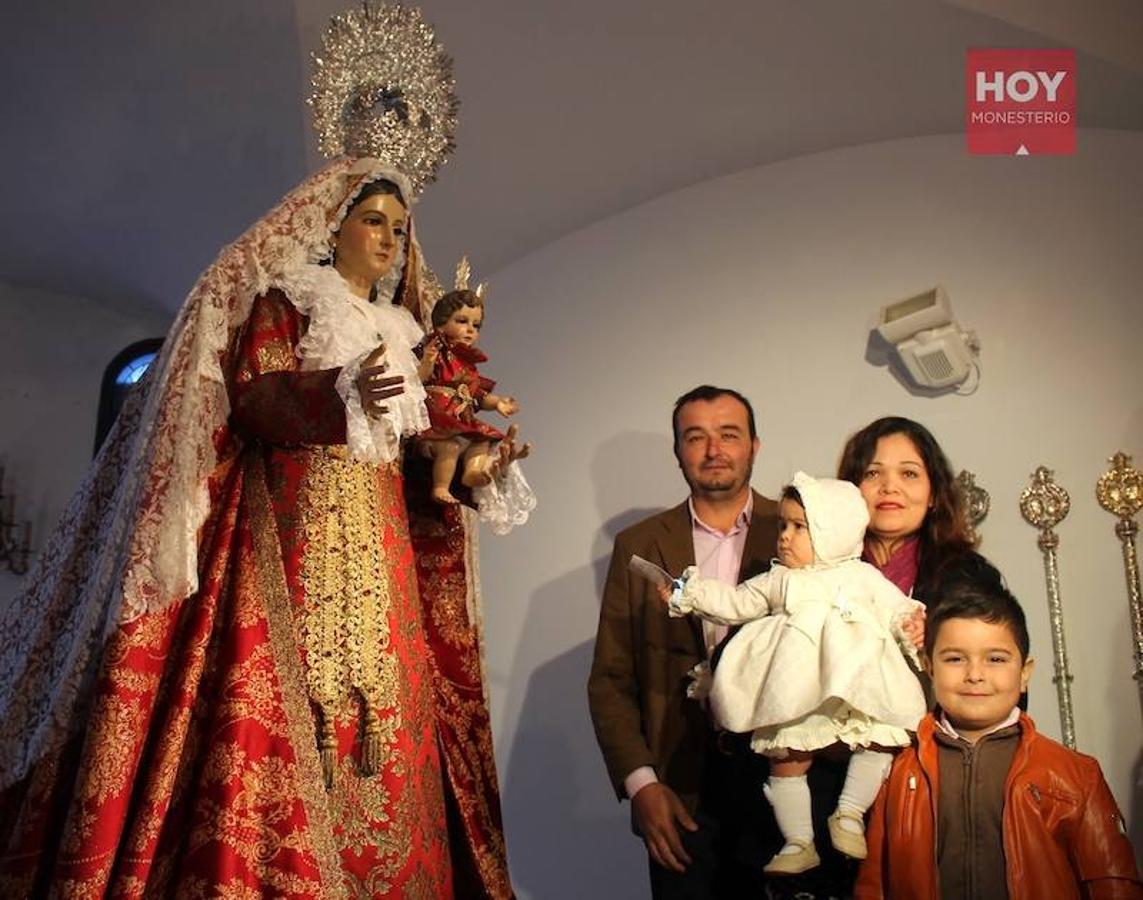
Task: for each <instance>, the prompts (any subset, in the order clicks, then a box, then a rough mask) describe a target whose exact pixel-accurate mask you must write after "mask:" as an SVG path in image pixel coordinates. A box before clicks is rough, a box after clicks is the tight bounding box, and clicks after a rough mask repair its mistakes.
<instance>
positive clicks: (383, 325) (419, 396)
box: [277, 256, 429, 463]
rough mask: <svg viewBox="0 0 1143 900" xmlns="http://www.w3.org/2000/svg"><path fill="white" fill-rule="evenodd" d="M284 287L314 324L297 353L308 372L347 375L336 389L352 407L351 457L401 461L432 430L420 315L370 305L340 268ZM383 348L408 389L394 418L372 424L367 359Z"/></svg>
mask: <svg viewBox="0 0 1143 900" xmlns="http://www.w3.org/2000/svg"><path fill="white" fill-rule="evenodd" d="M402 259H403V256H402ZM277 286H278V287H280V288H281V289H282V291H283V292H284V293H285V295H286V297H287V298H289V300H290V302H291V303H293V304H294V306H295V307H296V308H297V310H298V312H300V313H301V314H302V315H304V316H307V317H309V327H308V328H307V330H306V333H305V336H304V337H303V338H302V340H301V341H300V342H299V344H298V350H297V353H298V357H299V358H300V359H301V361H302V369H304V370H315V369H335V368H341V370H342V371H341V374H340V375H339V376H338V379H337V384H336V387H337V392H338V394H339V395H340V396H341V399H342V400H343V401H344V402H345V432H346V445H347V446H348V449H349V455H350V456H351V457H352V458H353V459H357V460H360V461H362V462H371V463H382V462H392V461H393V460H395V459H397V457H398V456H399V455H400V451H401V438H402V437H412V436H413V435H415V434H417V433H419V432H421V431H424V430H426V429H427V428H428V427H429V415H428V410H427V408H426V407H425V389H424V387H423V386H422V384H421V380H420V378H419V377H418V375H417V357H416V356H415V355H414V354H413V347H415V346H416V345H417V344H418V343H419V342H420V340H421V338H422V337H423V336H424V333H423V332H422V331H421V327H420V326H419V325H418V324H417V323H416V321H415V320H414V319H413V316H412V314H410V313H409V311H408V310H407V309H405V308H404V307H401V306H394V305H393V304H392V303H389V302H386V300H378V301H377V302H374V303H370V302H369V301H367V300H364V299H363V298H361V297H358V296H357V295H356V294H354V293H353V292H352V291H351V290H350V289H349V286H348V285H347V284H346V282H345V280H344V279H343V278H342V277H341V276H340V275H339V274H338V273H337V270H336V269H334V268H333V266H320V265H312V264H309V265H303V266H299V267H298V268H296V269H294V270H292V271H291V272H289V273H287V274H286V275H284V276H283V277H282V278H281V279H279V281H278V283H277ZM394 286H395V285H394ZM379 344H384V345H385V362H386V364H387V366H388V368H387V370H386V374H388V375H401V376H403V377H404V379H405V390H404V393H402V394H400V395H398V396H396V397H392V398H390V399H388V400H386V401H385V405H386V406H387V407H388V412H386V413H385V414H384V415H383V416H379V417H376V418H370V417H369V416H367V415H366V414H365V411H364V410H363V409H362V406H361V397H360V395H359V394H358V391H357V384H356V382H357V376H358V374H359V373H360V371H361V365H362V363H363V362H364V361H365V358H366V357H367V356H369V354H370V353H372V352H373V351H374V350H375V349H376V348H377V346H378V345H379Z"/></svg>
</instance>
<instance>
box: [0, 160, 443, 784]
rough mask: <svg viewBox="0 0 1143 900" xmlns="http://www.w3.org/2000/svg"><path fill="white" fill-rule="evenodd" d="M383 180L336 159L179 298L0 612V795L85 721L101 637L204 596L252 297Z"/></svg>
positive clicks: (412, 247) (408, 278) (413, 263)
mask: <svg viewBox="0 0 1143 900" xmlns="http://www.w3.org/2000/svg"><path fill="white" fill-rule="evenodd" d="M378 178H388V179H390V180H392V181H394V182H395V183H397V184H398V185H399V186H401V187H407V181H406V180H405V179H404V177H403V176H402V175H401V174H400V173H398V172H395V171H394V170H393V169H391V168H389V167H388V166H386V165H384V164H382V163H381V162H379V161H378V160H375V159H349V158H343V159H337V160H334V161H333V162H331V163H330V164H329V165H328V166H326V167H325V168H324V169H322V170H321V171H320V172H317V173H316V174H314V175H313V176H311V177H310V178H308V179H307V180H306V181H304V182H302V184H300V185H298V187H296V188H295V189H294V190H292V191H291V192H290V193H289V194H287V195H286V196H285V197H284V198H283V199H282V201H281V202H280V203H279V204H278V205H277V206H275V207H274V208H273V209H272V210H271V211H270V212H269V213H267V214H266V215H265V216H264V217H263V218H262V219H260V220H259V221H258V222H256V223H255V224H254V225H253V226H252V227H251V228H250V229H249V230H247V231H246V233H245V234H243V235H242V236H241V237H240V238H238V240H236V241H234V243H232V244H230V245H229V246H227V247H225V248H224V249H223V250H222V252H221V253H220V254H219V256H218V258H217V259H216V260H215V261H214V262H213V263H212V264H211V266H210V267H209V268H208V269H207V270H206V271H205V272H204V273H203V274H202V276H201V277H200V278H199V280H198V283H197V284H196V285H195V286H194V288H193V290H192V291H191V293H190V295H189V296H188V297H187V299H186V301H185V302H184V303H183V306H182V308H181V309H180V311H179V314H178V317H177V318H176V320H175V323H174V325H173V326H172V327H171V330H170V332H169V333H168V335H167V339H166V341H165V342H164V343H163V349H162V351H161V353H160V354H159V357H158V358H157V359H156V360H155V362H154V363H153V364H152V366H151V368H150V370H149V371H148V373H147V377H146V381H145V383H144V385H143V386H141V389H140V390H139V391H138V392H137V393H136V394H135V395H134V397H133V398H132V400H131V401H130V403H129V405H128V408H127V409H125V410H124V412H123V413H122V414H121V415H120V418H119V421H118V422H117V424H116V426H115V427H114V428H113V429H112V432H111V434H110V435H109V436H108V438H107V441H106V443H105V444H104V447H103V450H102V451H101V452H100V455H99V457H98V458H97V460H96V462H95V464H94V465H93V467H92V469H91V470H90V471H89V472H88V474H87V477H86V479H85V480H84V482H83V484H82V485H81V487H80V489H79V491H78V492H77V493H76V495H75V496H74V497H73V498H72V500H71V502H70V503H69V505H68V508H67V510H66V511H65V513H64V515H63V516H62V517H61V519H60V522H59V524H58V525H57V527H56V530H55V531H54V532H53V533H52V534H51V536H50V537H49V538H48V540H47V542H46V544H45V546H44V548H43V550H42V551H41V552H40V554H39V556H38V558H37V560H36V562H35V564H34V565H33V567H32V569H31V571H30V572H29V573H28V576H27V578H26V579H25V581H24V587H23V589H22V590H21V591H20V592H19V593H17V594H16V595H15V596H13V597H12V598H11V599H10V600H8V601H7V602H5V603H3V604H2V605H0V790H3V789H4V788H5V787H7V786H9V785H11V784H13V783H15V782H16V781H18V780H19V779H20V778H21V777H23V775H24V774H25V773H26V772H27V771H28V769H29V767H30V766H31V764H32V763H33V762H34V761H35V760H37V759H40V758H41V757H43V756H44V755H46V754H48V753H50V752H53V751H54V750H57V749H58V748H59V746H60V744H61V743H62V741H63V740H64V738H65V737H66V735H67V733H68V731H69V729H70V728H71V727H72V723H74V722H76V721H80V720H81V718H82V717H81V715H80V712H81V705H82V703H83V702H84V698H86V697H88V696H90V693H91V686H92V684H93V683H94V681H95V678H96V676H97V673H98V664H99V659H100V655H101V651H102V647H103V645H104V643H105V641H106V639H107V636H108V635H109V634H110V633H111V632H112V631H114V630H115V629H116V628H117V627H120V626H122V625H123V624H125V623H129V622H132V621H134V620H135V619H137V618H139V617H140V616H142V615H144V614H146V613H155V612H159V611H161V610H164V609H167V608H169V607H170V606H171V605H172V604H175V603H178V602H180V601H182V600H183V599H185V598H186V597H189V596H191V595H192V594H194V593H195V592H196V591H197V590H198V543H199V533H200V530H201V528H202V526H203V523H204V522H205V521H206V517H207V515H208V513H209V499H210V498H209V493H208V483H209V479H210V476H211V474H212V472H214V470H215V467H216V466H217V465H218V457H217V453H216V448H215V443H214V439H215V437H216V436H218V435H219V434H222V433H225V431H226V429H227V423H228V420H229V417H230V401H229V397H228V396H227V391H226V381H225V375H224V373H223V370H222V361H223V357H224V355H225V353H226V350H227V348H228V346H229V345H230V342H231V340H232V338H233V336H234V335H235V333H236V332H237V329H238V328H239V327H240V326H241V325H242V324H243V322H245V321H246V319H247V317H248V316H249V314H250V309H251V307H252V305H253V302H254V298H255V297H257V296H259V295H260V294H264V293H266V291H268V290H269V289H270V288H271V287H272V286H273V285H275V284H278V283H281V282H283V280H284V277H285V276H284V274H283V273H289V272H295V271H298V270H299V269H300V268H301V267H303V266H306V265H307V264H313V263H317V262H318V261H319V260H321V259H324V258H326V257H328V256H329V254H330V235H331V234H332V232H333V230H334V229H335V228H336V227H337V226H338V224H339V223H340V222H341V220H342V218H343V217H344V213H345V210H346V209H347V208H348V206H349V204H350V203H351V202H352V200H353V198H354V197H356V196H357V194H358V193H359V192H360V190H361V188H362V187H363V186H364V185H365V184H367V183H368V182H371V181H374V180H376V179H378ZM405 196H406V197H408V196H409V194H408V193H407V192H406V194H405ZM408 252H409V257H410V259H409V262H408V264H407V266H406V268H405V271H404V273H403V274H404V279H403V281H402V284H403V287H402V296H401V298H400V300H401V301H402V303H403V304H406V305H408V306H410V308H414V309H416V310H417V311H418V313H419V314H420V315H422V316H424V315H426V314H427V311H428V310H429V309H431V305H430V303H431V300H432V299H435V298H433V297H429V296H428V295H427V294H428V292H427V291H426V290H425V289H424V286H425V285H431V284H432V283H433V279H432V275H431V273H428V272H427V271H425V270H423V267H422V266H421V261H420V256H419V248H418V246H417V243H416V240H415V239H414V238H413V236H412V232H410V237H409V242H408ZM392 330H393V331H396V330H397V328H396V326H394V327H393V329H392ZM395 355H396V354H395ZM359 405H360V404H359ZM401 427H402V428H404V427H405V423H402V425H401ZM410 427H411V426H410Z"/></svg>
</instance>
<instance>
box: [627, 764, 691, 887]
mask: <svg viewBox="0 0 1143 900" xmlns="http://www.w3.org/2000/svg"><path fill="white" fill-rule="evenodd" d="M631 808H632V809H633V810H634V813H635V824H636V826H637V827H638V828H639V833H640V834H642V835H643V842H644V843H645V844H646V845H647V852H648V853H649V854H650V856H651V859H653V860H655V862H657V863H658V864H659V865H660V866H662V867H663V868H664V869H671V870H672V871H674V872H685V871H686V870H687V866H689V865H690V863H691V857H690V855H689V854H688V853H687V851H686V849H685V848H684V847H683V839H682V836H681V835H680V834H679V828H678V826H679V825H682V826H683V828H685V829H686V830H687V831H698V825H697V824H695V820H694V819H692V818H691V817H690V815H689V814H688V813H687V810H686V807H685V806H683V801H682V800H680V799H679V795H678V794H676V793H675V792H674V791H672V790H671V789H670V788H669V787H667V786H666V785H665V784H663V783H662V782H661V781H655V782H652V783H651V784H648V785H646V786H644V787H642V788H640V789H639V790H638V791H636V792H635V796H634V797H632V798H631ZM676 823H677V824H676Z"/></svg>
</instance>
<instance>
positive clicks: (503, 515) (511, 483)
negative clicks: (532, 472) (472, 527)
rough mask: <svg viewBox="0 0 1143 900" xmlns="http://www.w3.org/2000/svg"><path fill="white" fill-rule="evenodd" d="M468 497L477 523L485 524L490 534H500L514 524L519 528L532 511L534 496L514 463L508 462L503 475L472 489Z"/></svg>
mask: <svg viewBox="0 0 1143 900" xmlns="http://www.w3.org/2000/svg"><path fill="white" fill-rule="evenodd" d="M472 494H473V498H474V499H475V500H476V511H477V514H478V515H479V517H480V521H481V522H484V523H485V524H487V525H488V527H489V528H491V529H492V533H493V534H500V535H504V534H507V533H508V532H509V531H511V530H512V529H513V528H515V527H516V526H517V525H523V524H524V523H525V522H527V521H528V516H529V515H531V512H532V510H534V509H535V508H536V495H535V493H533V491H532V487H531V485H529V484H528V481H527V479H526V478H524V470H523V469H521V468H520V464H519V463H518V462H512V463H510V464H509V465H508V469H507V471H506V472H505V473H504V475H503V476H501V477H500V478H497V479H493V480H492V481H491V482H489V483H488V484H486V485H485V486H484V487H478V488H475V489H474V490H473V492H472Z"/></svg>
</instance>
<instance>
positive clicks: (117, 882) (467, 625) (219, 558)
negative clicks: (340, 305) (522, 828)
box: [0, 293, 511, 898]
mask: <svg viewBox="0 0 1143 900" xmlns="http://www.w3.org/2000/svg"><path fill="white" fill-rule="evenodd" d="M304 325H305V320H304V319H303V318H302V317H301V316H300V315H299V314H298V313H297V312H296V311H295V310H294V308H293V307H292V305H291V304H290V303H289V302H288V301H287V300H286V299H285V298H284V297H282V296H281V295H279V294H273V293H272V294H271V295H269V296H268V297H265V298H260V299H258V300H257V301H255V306H254V310H253V312H252V313H251V315H250V317H249V319H248V320H247V323H246V325H245V326H244V327H243V329H242V330H241V333H240V334H239V335H238V337H237V338H236V341H235V345H234V346H233V347H232V355H231V359H230V362H229V365H227V366H225V367H224V368H225V370H226V371H228V372H229V373H230V374H231V377H232V383H231V394H232V400H233V407H234V414H233V420H234V424H235V425H236V426H237V430H239V431H240V432H242V433H243V434H245V435H246V436H247V439H248V440H247V441H246V442H245V443H244V444H243V443H242V442H240V441H235V440H232V439H231V437H230V436H228V435H219V442H220V444H224V446H220V448H219V449H220V453H219V459H220V462H219V465H218V467H217V469H216V470H215V472H214V474H213V476H212V478H211V483H210V489H211V495H212V513H211V516H210V518H209V519H208V521H207V524H206V526H205V527H204V529H203V534H202V540H201V543H200V553H199V561H200V565H199V572H200V589H199V591H198V593H197V594H195V595H194V596H192V597H190V598H188V599H187V600H185V601H183V602H181V603H177V604H175V605H173V606H171V607H169V608H167V609H166V610H163V611H161V612H158V613H148V614H145V615H143V616H141V617H139V618H137V619H135V620H133V621H131V622H130V623H128V624H126V625H124V626H122V627H120V628H118V629H117V630H116V631H115V632H114V633H113V634H112V635H111V636H110V637H109V639H108V642H107V645H106V647H105V649H104V653H103V659H102V666H101V672H100V677H99V682H98V687H97V690H96V694H95V696H94V698H93V699H92V703H91V705H90V707H89V713H88V716H87V722H86V727H85V728H84V729H80V730H79V733H78V735H77V737H76V739H75V740H73V741H72V742H71V743H70V744H69V745H68V746H67V747H66V748H65V750H64V752H63V753H61V754H59V755H56V756H54V757H51V758H48V759H45V760H43V761H42V762H41V763H40V764H39V765H38V766H37V767H35V768H34V769H33V771H32V772H31V774H30V775H29V776H28V777H27V778H26V779H24V781H22V782H20V783H19V784H17V785H15V786H14V787H13V788H11V789H9V790H8V791H6V792H5V793H4V795H3V796H2V797H0V854H2V855H0V895H2V896H5V897H8V896H12V897H18V896H41V895H44V894H53V895H61V896H68V897H100V896H115V897H154V896H180V897H182V896H185V897H207V896H210V897H215V896H228V897H231V896H232V897H256V896H275V897H288V898H316V897H326V896H353V897H426V898H444V897H451V896H453V894H454V890H455V892H456V895H457V896H475V897H483V896H488V897H510V896H511V887H510V885H509V883H508V878H507V868H506V862H505V858H504V846H503V836H502V831H501V829H500V818H499V815H500V814H499V802H498V799H497V795H496V780H495V769H494V763H493V762H492V758H491V736H490V731H489V729H488V719H487V708H486V706H485V705H484V701H483V696H482V692H481V690H480V688H481V680H480V679H481V673H480V672H479V648H478V646H477V643H476V639H475V635H476V631H475V629H474V628H473V623H471V622H469V621H468V619H467V615H466V614H465V613H464V594H463V593H461V594H460V595H459V606H458V605H457V603H456V600H457V596H456V595H455V594H454V593H452V592H453V591H454V589H455V588H456V587H457V581H456V575H457V572H458V571H459V573H460V579H461V581H462V582H463V578H464V575H463V573H464V565H465V561H464V558H463V530H461V531H460V532H459V533H460V536H461V543H460V544H457V542H456V533H457V531H456V529H455V528H453V529H452V530H451V531H450V529H449V527H448V526H447V524H446V523H444V522H441V521H440V520H439V517H438V521H437V522H436V523H433V522H432V521H421V523H420V525H419V529H420V531H422V532H424V533H425V537H424V538H422V540H425V541H428V544H429V545H430V546H431V545H433V544H434V543H435V544H436V545H437V552H438V557H439V558H438V563H439V564H433V563H431V562H428V561H427V560H426V562H425V563H424V564H422V565H420V566H417V565H414V557H413V547H412V544H411V542H410V536H409V531H408V524H407V523H408V520H407V518H406V513H405V508H404V497H403V489H402V480H401V476H400V473H399V471H397V469H396V468H395V466H381V467H374V466H368V465H364V464H359V463H355V462H353V461H351V460H349V459H347V458H346V454H345V452H344V447H343V446H341V444H343V442H344V429H345V423H344V413H343V411H342V409H343V407H342V405H341V401H340V399H339V398H337V395H336V393H335V392H334V390H333V381H334V379H335V378H336V375H337V372H336V371H323V372H307V373H302V372H298V371H297V366H298V361H297V357H296V355H295V353H294V348H295V347H296V345H297V341H298V338H299V335H300V332H301V330H302V329H303V328H304ZM250 438H254V440H250ZM418 575H420V576H421V578H422V581H423V582H424V581H425V580H426V579H428V580H429V581H432V579H434V578H437V579H443V581H441V583H440V584H426V587H427V588H428V589H429V591H430V592H431V591H433V590H437V591H439V598H440V599H441V602H439V603H438V602H437V600H436V599H434V600H432V601H431V602H427V603H426V610H425V614H424V616H422V610H421V607H420V603H419V601H418V591H417V584H416V578H417V576H418ZM446 582H447V583H446ZM449 610H452V612H451V613H450V612H449ZM429 642H431V643H432V644H433V646H432V647H430V646H429ZM442 650H443V655H442V658H441V659H440V660H438V659H437V658H436V656H434V653H440V652H441V651H442ZM474 688H475V689H476V690H475V691H474ZM478 700H479V703H478V702H477V701H478ZM477 707H479V708H477ZM319 747H320V752H319ZM441 747H444V748H445V760H446V762H447V766H446V770H445V771H446V774H447V776H448V777H447V779H446V780H445V781H444V782H443V783H442V760H441V755H440V748H441ZM470 754H471V756H470ZM323 763H324V767H323ZM323 768H324V771H323ZM327 785H328V786H327ZM446 786H447V791H448V793H447V795H446ZM446 796H447V802H446ZM446 810H447V811H446ZM449 830H451V831H452V832H453V835H452V839H451V845H452V846H451V851H452V856H453V857H455V858H456V860H457V863H458V870H459V873H460V877H459V878H458V880H457V882H456V884H455V885H454V881H453V874H452V873H453V868H452V862H451V859H450V838H449V834H448V832H449Z"/></svg>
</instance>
